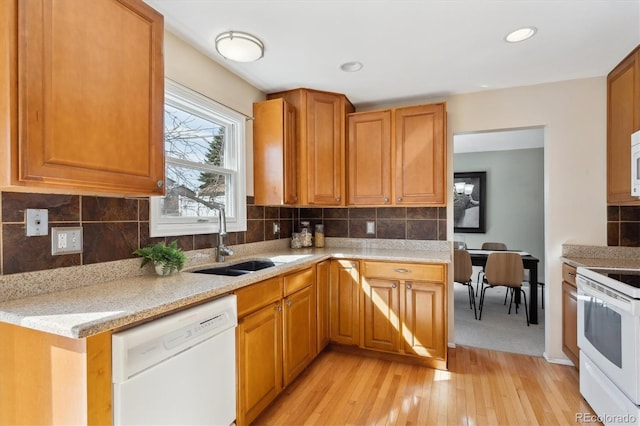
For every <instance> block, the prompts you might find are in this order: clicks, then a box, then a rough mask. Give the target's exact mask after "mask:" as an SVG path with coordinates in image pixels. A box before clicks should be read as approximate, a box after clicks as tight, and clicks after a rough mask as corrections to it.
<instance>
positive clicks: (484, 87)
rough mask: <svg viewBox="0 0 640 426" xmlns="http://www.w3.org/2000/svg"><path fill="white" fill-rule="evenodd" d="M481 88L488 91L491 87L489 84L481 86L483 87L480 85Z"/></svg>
mask: <svg viewBox="0 0 640 426" xmlns="http://www.w3.org/2000/svg"><path fill="white" fill-rule="evenodd" d="M480 87H481V88H482V89H487V88H488V87H489V85H488V84H481V85H480Z"/></svg>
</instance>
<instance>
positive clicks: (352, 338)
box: [330, 260, 360, 346]
mask: <svg viewBox="0 0 640 426" xmlns="http://www.w3.org/2000/svg"><path fill="white" fill-rule="evenodd" d="M359 287H360V282H359V278H358V263H357V262H355V261H352V260H332V261H331V286H330V297H331V341H332V342H336V343H342V344H345V345H356V346H357V345H359V344H360V323H359V320H360V315H359V312H360V306H359V297H358V293H359Z"/></svg>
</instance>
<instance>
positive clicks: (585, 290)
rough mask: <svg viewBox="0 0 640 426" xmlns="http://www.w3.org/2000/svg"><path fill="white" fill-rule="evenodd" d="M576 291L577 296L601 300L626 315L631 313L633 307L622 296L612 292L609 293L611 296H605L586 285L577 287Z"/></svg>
mask: <svg viewBox="0 0 640 426" xmlns="http://www.w3.org/2000/svg"><path fill="white" fill-rule="evenodd" d="M578 290H579V291H578V293H579V295H580V294H584V295H587V296H593V297H596V298H598V299H600V300H602V301H603V302H604V303H606V304H607V305H611V306H616V307H618V308H620V309H622V310H623V311H624V312H627V313H633V306H632V304H631V300H629V299H628V298H626V297H624V296H620V295H618V294H615V293H613V292H611V295H609V294H605V293H602V292H600V291H598V290H594V289H592V288H591V287H588V284H587V285H581V286H579V287H578Z"/></svg>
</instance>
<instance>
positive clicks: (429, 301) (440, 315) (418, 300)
mask: <svg viewBox="0 0 640 426" xmlns="http://www.w3.org/2000/svg"><path fill="white" fill-rule="evenodd" d="M444 286H445V284H444V283H430V282H423V281H405V282H404V289H403V294H404V307H403V314H402V338H403V340H404V350H405V352H407V353H409V354H413V355H419V356H423V357H429V358H433V359H441V360H445V359H446V350H447V341H446V328H445V321H446V317H445V313H446V311H445V296H444Z"/></svg>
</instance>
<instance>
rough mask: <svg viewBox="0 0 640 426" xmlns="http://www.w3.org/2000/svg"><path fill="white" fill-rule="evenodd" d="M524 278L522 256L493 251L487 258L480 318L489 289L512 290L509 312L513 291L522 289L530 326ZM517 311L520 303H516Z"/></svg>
mask: <svg viewBox="0 0 640 426" xmlns="http://www.w3.org/2000/svg"><path fill="white" fill-rule="evenodd" d="M523 279H524V266H523V264H522V256H520V255H519V254H518V253H491V254H490V255H489V256H488V258H487V264H486V266H485V274H484V278H483V280H482V290H481V292H480V315H479V316H478V319H479V320H481V319H482V308H483V306H484V296H485V292H486V291H487V289H489V288H493V287H507V291H508V292H509V291H511V302H510V303H509V314H511V305H512V304H513V293H514V292H515V291H516V290H517V291H520V292H521V293H522V297H523V298H524V312H525V315H526V317H527V326H529V311H528V309H527V295H526V294H525V291H524V290H523V289H522V280H523ZM517 313H518V304H516V314H517Z"/></svg>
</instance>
